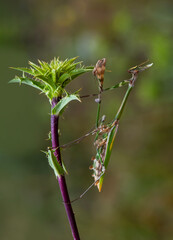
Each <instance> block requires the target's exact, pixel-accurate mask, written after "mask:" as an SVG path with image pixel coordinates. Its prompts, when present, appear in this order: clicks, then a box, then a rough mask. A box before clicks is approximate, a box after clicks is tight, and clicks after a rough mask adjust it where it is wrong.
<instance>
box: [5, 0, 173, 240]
mask: <svg viewBox="0 0 173 240" xmlns="http://www.w3.org/2000/svg"><path fill="white" fill-rule="evenodd" d="M172 13H173V2H172V1H171V0H170V1H169V0H164V1H159V0H157V1H156V0H150V1H148V0H145V1H126V0H121V1H114V0H107V1H105V0H85V1H83V0H82V1H81V0H73V1H62V0H61V1H60V0H50V1H47V0H36V1H35V0H25V1H21V0H15V1H10V0H6V1H1V2H0V56H1V57H0V73H1V88H0V89H1V94H0V109H1V117H0V121H1V124H0V239H1V240H12V239H13V240H24V239H25V240H29V239H33V240H36V239H42V240H47V239H57V240H70V239H72V237H71V232H70V229H69V224H68V222H67V218H66V214H65V210H64V207H63V203H62V200H61V196H60V192H59V189H58V184H57V182H56V180H55V177H54V174H53V172H52V170H51V169H50V167H49V166H48V162H47V159H46V157H45V155H44V154H43V153H42V152H41V151H40V150H45V149H46V148H47V146H50V142H49V141H47V140H46V139H47V134H48V132H49V130H50V115H49V112H50V105H49V103H48V100H47V99H46V97H45V96H43V95H40V94H39V92H38V91H37V90H35V89H31V88H30V87H27V86H21V87H19V86H18V85H9V84H8V81H9V80H10V79H12V78H13V77H14V75H15V74H16V72H15V71H14V70H11V69H9V67H10V66H14V67H16V66H27V64H28V60H31V61H34V62H36V61H37V59H41V60H45V61H49V60H51V59H52V58H53V57H54V56H60V58H62V59H65V58H67V57H68V58H70V57H74V56H79V59H80V60H81V61H84V64H85V65H95V63H96V61H97V60H98V59H100V58H103V57H106V58H107V69H109V70H111V72H107V73H106V75H105V87H108V86H111V85H114V84H115V83H117V82H119V81H121V80H124V79H127V78H129V74H128V73H127V69H128V68H130V67H132V66H134V65H136V64H139V63H141V62H143V61H145V60H146V59H148V58H149V59H150V61H151V62H154V65H153V67H152V68H151V69H150V70H148V71H145V72H143V73H142V74H141V75H140V77H139V79H138V81H137V82H136V85H135V89H134V90H133V92H132V94H131V96H130V98H129V101H128V104H127V107H126V109H125V112H124V114H123V118H122V120H121V122H120V127H119V132H118V135H117V138H116V141H115V145H114V149H113V154H112V157H111V161H110V165H109V167H108V170H107V173H106V177H105V181H104V185H103V189H102V192H101V193H98V191H97V189H96V188H93V189H92V190H90V192H88V193H87V195H86V196H85V197H84V198H83V199H82V200H79V201H77V202H75V203H74V204H73V205H74V211H75V214H76V218H77V223H78V226H79V231H80V235H81V239H87V240H95V239H99V240H105V239H108V240H113V239H116V240H127V239H128V240H156V239H157V240H172V239H173V157H172V156H173V153H172V148H173V121H172V117H173V108H172V103H173V94H172V89H173V88H172V87H173V80H172V79H173V68H172V64H173V55H172V53H173V17H172ZM79 88H82V90H81V93H93V92H96V91H97V83H96V80H95V79H94V78H93V76H92V75H91V74H86V75H85V76H84V77H81V78H79V79H76V80H75V81H74V82H73V83H72V84H71V85H70V86H69V88H68V90H69V91H71V92H72V91H76V90H78V89H79ZM124 92H125V89H124V88H121V89H118V90H114V91H111V92H109V93H105V94H104V99H103V108H102V114H106V116H107V121H110V120H111V119H112V118H113V116H114V115H115V112H116V110H117V108H118V106H119V104H120V102H121V99H122V97H123V94H124ZM96 107H97V106H96V103H95V102H94V99H87V100H83V102H82V104H81V103H77V102H76V103H75V102H74V103H73V102H72V103H70V106H69V107H68V108H67V109H66V111H65V113H64V115H63V118H62V119H61V122H60V129H61V143H66V142H68V141H70V140H72V139H75V138H77V137H79V136H81V135H83V134H85V133H86V132H87V131H88V130H89V129H90V128H91V127H93V124H94V121H95V117H96ZM94 153H95V150H94V146H93V138H92V137H91V138H88V139H86V140H84V141H83V142H82V143H80V145H74V146H73V147H71V148H68V149H66V150H63V152H62V154H63V159H64V162H65V164H66V167H67V169H68V172H69V175H68V176H67V183H68V186H69V192H70V195H71V198H72V199H73V198H76V197H77V196H79V195H80V194H81V193H82V192H83V191H84V190H85V189H86V188H87V187H88V186H89V185H90V184H91V183H92V181H93V180H92V178H91V172H90V171H89V169H88V167H89V165H90V164H91V162H90V159H91V156H93V155H94Z"/></svg>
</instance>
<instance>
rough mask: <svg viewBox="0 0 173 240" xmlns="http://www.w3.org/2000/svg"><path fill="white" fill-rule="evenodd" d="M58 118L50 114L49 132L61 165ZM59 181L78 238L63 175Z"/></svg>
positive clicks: (54, 103) (55, 99)
mask: <svg viewBox="0 0 173 240" xmlns="http://www.w3.org/2000/svg"><path fill="white" fill-rule="evenodd" d="M59 100H60V99H58V98H53V100H52V108H53V107H54V106H55V105H56V104H57V103H58V101H59ZM58 120H59V117H58V116H56V115H51V134H52V149H56V150H55V152H54V154H55V156H56V158H57V161H58V162H59V164H60V165H61V166H62V161H61V152H60V148H58V147H59V134H58ZM57 179H58V182H59V187H60V191H61V195H62V199H63V202H64V206H65V210H66V213H67V217H68V220H69V223H70V228H71V231H72V235H73V238H74V240H80V237H79V232H78V228H77V225H76V220H75V217H74V213H73V209H72V206H71V203H70V197H69V194H68V189H67V185H66V181H65V177H64V175H61V176H60V177H58V178H57Z"/></svg>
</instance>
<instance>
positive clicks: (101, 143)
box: [74, 59, 153, 201]
mask: <svg viewBox="0 0 173 240" xmlns="http://www.w3.org/2000/svg"><path fill="white" fill-rule="evenodd" d="M145 63H146V62H144V63H142V64H140V65H137V66H135V67H132V68H130V69H129V70H128V72H129V73H131V74H132V77H131V78H130V79H129V80H124V81H122V82H120V83H119V84H116V85H115V86H113V87H110V88H106V89H105V90H104V89H103V82H104V71H105V64H106V60H105V59H102V60H99V61H98V62H97V64H96V67H95V68H94V70H93V74H94V75H95V76H96V77H97V80H98V81H99V95H98V99H96V102H97V103H98V110H97V117H96V130H95V132H96V137H95V141H94V145H96V155H95V157H92V159H91V160H92V161H93V165H91V166H90V167H89V169H90V170H92V171H93V175H92V176H93V177H94V182H93V184H91V185H90V186H89V188H88V189H87V190H86V191H85V192H83V193H82V194H81V195H80V197H79V198H82V197H83V196H84V195H85V193H87V192H88V190H89V189H90V188H91V187H92V186H93V185H96V186H97V188H98V190H99V192H100V191H101V189H102V185H103V180H104V176H105V171H106V169H107V167H108V164H109V160H110V157H111V153H112V148H113V144H114V141H115V137H116V134H117V131H118V126H119V120H120V118H121V116H122V113H123V110H124V107H125V105H126V102H127V99H128V97H129V94H130V92H131V90H132V89H133V87H134V84H135V81H136V79H137V77H138V74H139V72H142V71H144V70H146V69H148V68H150V67H151V66H152V65H153V63H151V64H147V65H145ZM124 85H128V88H127V91H126V93H125V95H124V98H123V100H122V103H121V105H120V107H119V109H118V111H117V113H116V115H115V117H114V119H113V121H112V122H111V123H109V124H107V125H104V124H103V122H104V118H103V119H102V121H101V123H100V125H99V117H100V106H101V94H102V92H103V91H106V90H111V89H114V88H118V87H121V86H124ZM75 200H77V199H75ZM75 200H74V201H75Z"/></svg>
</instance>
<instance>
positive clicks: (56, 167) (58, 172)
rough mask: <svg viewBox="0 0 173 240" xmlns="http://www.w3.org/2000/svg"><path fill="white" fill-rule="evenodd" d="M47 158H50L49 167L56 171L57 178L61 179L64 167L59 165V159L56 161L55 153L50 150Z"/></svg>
mask: <svg viewBox="0 0 173 240" xmlns="http://www.w3.org/2000/svg"><path fill="white" fill-rule="evenodd" d="M47 157H48V162H49V165H50V166H51V168H52V169H53V170H54V173H55V176H56V177H60V176H61V175H63V174H64V167H62V166H61V165H60V164H59V163H58V161H57V159H56V157H55V155H54V153H53V150H50V149H49V150H48V152H47Z"/></svg>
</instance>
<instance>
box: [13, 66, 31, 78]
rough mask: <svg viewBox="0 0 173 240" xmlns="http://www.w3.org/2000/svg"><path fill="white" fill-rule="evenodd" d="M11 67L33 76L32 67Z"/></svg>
mask: <svg viewBox="0 0 173 240" xmlns="http://www.w3.org/2000/svg"><path fill="white" fill-rule="evenodd" d="M11 68H12V69H14V70H18V71H21V72H25V73H28V74H31V75H33V76H34V69H30V68H24V67H17V68H14V67H11Z"/></svg>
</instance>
